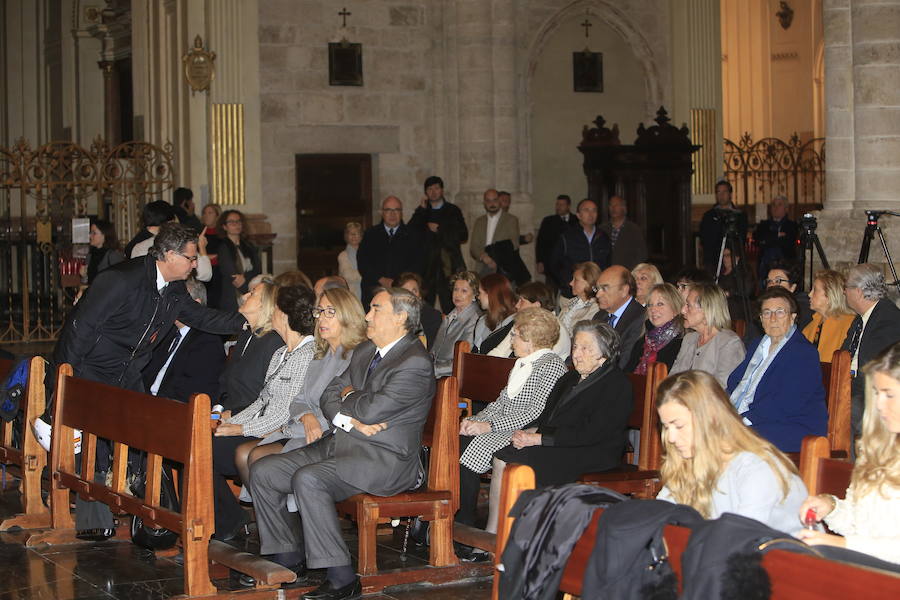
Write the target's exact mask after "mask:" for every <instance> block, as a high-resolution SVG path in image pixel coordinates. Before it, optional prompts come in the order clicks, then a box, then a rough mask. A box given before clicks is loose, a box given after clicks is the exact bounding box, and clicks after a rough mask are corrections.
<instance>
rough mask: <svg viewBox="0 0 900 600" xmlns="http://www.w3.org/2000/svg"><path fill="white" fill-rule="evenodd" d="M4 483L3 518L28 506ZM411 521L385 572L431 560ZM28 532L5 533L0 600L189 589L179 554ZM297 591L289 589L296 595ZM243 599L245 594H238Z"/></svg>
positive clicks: (477, 594)
mask: <svg viewBox="0 0 900 600" xmlns="http://www.w3.org/2000/svg"><path fill="white" fill-rule="evenodd" d="M2 484H3V485H2V489H0V516H8V515H12V514H15V513H16V512H18V511H19V510H20V502H19V494H18V491H17V489H16V482H15V481H10V480H9V479H8V478H7V477H5V473H4V481H3V482H2ZM402 531H403V527H398V528H397V529H395V531H394V534H393V535H391V534H388V535H384V536H379V547H378V567H379V570H388V569H401V568H411V567H416V566H422V565H425V564H427V550H425V549H423V548H410V549H409V551H408V552H407V554H406V555H405V556H404V555H402V554H401V549H402ZM25 536H26V534H25V533H23V532H11V533H0V600H14V599H15V600H18V599H26V598H28V599H40V600H44V599H47V600H50V599H54V600H75V599H76V598H77V599H82V598H84V599H93V598H103V599H109V598H121V599H123V600H126V599H127V600H161V599H162V598H168V597H171V596H177V595H179V594H182V593H183V585H184V579H183V570H182V567H181V566H180V565H178V564H177V563H176V562H175V561H174V560H173V559H172V558H164V557H159V556H156V555H154V553H152V552H149V551H146V550H144V549H142V548H138V547H137V546H134V545H133V544H131V543H128V542H116V541H106V542H94V543H88V544H84V545H78V546H52V547H47V548H43V549H40V548H38V549H33V548H26V547H25V546H24V545H23V540H24V538H25ZM345 537H346V539H347V542H348V546H349V547H350V548H351V551H352V552H355V549H356V534H355V530H354V529H353V528H352V526H351V525H349V524H348V526H347V529H346V530H345ZM240 546H241V547H242V548H245V549H247V550H248V551H251V552H253V551H255V550H256V549H258V540H257V539H256V536H255V534H254V533H252V532H251V535H250V536H249V537H247V538H246V539H245V540H242V541H241V542H240ZM220 575H222V578H221V579H214V583H215V584H216V586H217V587H219V589H220V591H225V590H229V589H238V586H237V585H236V582H235V581H233V580H232V579H230V578H229V577H228V576H227V574H226V573H224V572H222V573H220ZM490 590H491V580H490V579H488V578H483V577H482V578H478V579H472V580H468V581H463V582H457V583H454V584H448V585H443V586H405V587H399V586H398V587H395V588H386V589H385V590H384V591H383V592H381V593H379V594H372V595H368V596H366V598H367V599H371V600H392V599H396V600H418V599H422V600H454V599H466V600H482V599H485V600H486V599H487V598H489V597H490ZM291 596H293V594H288V595H287V597H291ZM237 598H239V596H237Z"/></svg>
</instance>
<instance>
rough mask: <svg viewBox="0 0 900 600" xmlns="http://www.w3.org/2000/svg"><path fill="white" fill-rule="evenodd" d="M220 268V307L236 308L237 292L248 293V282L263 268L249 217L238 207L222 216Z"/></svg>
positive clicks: (219, 228)
mask: <svg viewBox="0 0 900 600" xmlns="http://www.w3.org/2000/svg"><path fill="white" fill-rule="evenodd" d="M218 230H219V236H220V237H221V240H222V241H221V243H220V244H219V248H218V263H219V264H218V270H219V275H220V277H221V284H220V285H221V292H220V293H219V298H218V307H217V308H221V309H222V310H237V307H238V296H242V295H244V294H246V293H247V284H248V283H249V282H250V280H251V279H253V278H254V277H256V276H257V275H259V274H260V273H261V272H262V271H261V268H260V262H259V251H258V250H257V249H256V246H254V245H253V243H252V242H251V241H250V239H249V238H248V237H247V220H246V219H245V218H244V215H243V213H241V211H239V210H226V211H225V212H223V213H222V216H221V217H219V227H218Z"/></svg>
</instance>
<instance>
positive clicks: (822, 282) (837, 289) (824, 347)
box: [803, 270, 856, 362]
mask: <svg viewBox="0 0 900 600" xmlns="http://www.w3.org/2000/svg"><path fill="white" fill-rule="evenodd" d="M845 285H847V278H846V277H844V275H843V274H842V273H838V272H837V271H831V270H826V271H819V272H818V273H816V276H815V279H814V280H813V289H812V291H811V292H810V294H809V307H810V308H811V309H812V310H813V317H812V321H810V323H809V325H807V326H806V327H804V328H803V336H804V337H805V338H806V339H808V340H809V341H810V342H812V345H813V346H815V347H816V348H818V349H819V360H820V361H821V362H831V358H832V357H833V356H834V351H835V350H840V348H841V344H843V343H844V338H846V337H847V331H848V330H849V329H850V325H852V324H853V319H854V318H855V317H856V314H855V313H854V312H853V311H852V310H850V307H849V306H847V297H846V296H845V295H844V286H845Z"/></svg>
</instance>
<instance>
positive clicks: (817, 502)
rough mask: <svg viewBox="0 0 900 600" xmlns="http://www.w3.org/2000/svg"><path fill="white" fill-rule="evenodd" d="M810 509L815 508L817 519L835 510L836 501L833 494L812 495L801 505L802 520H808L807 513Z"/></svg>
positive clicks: (819, 519)
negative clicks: (832, 496) (832, 497)
mask: <svg viewBox="0 0 900 600" xmlns="http://www.w3.org/2000/svg"><path fill="white" fill-rule="evenodd" d="M809 509H813V511H814V512H815V513H816V521H821V520H822V519H824V518H825V517H827V516H828V515H829V514H831V511H833V510H834V501H833V500H832V499H831V496H829V495H827V494H821V495H819V496H810V497H809V498H807V499H806V500H804V501H803V504H801V505H800V522H801V523H805V522H806V513H807V512H809Z"/></svg>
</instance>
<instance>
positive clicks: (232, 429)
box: [215, 423, 244, 437]
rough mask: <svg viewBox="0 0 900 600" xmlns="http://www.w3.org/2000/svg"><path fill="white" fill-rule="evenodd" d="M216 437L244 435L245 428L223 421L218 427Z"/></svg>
mask: <svg viewBox="0 0 900 600" xmlns="http://www.w3.org/2000/svg"><path fill="white" fill-rule="evenodd" d="M215 435H216V437H231V436H235V435H244V428H243V426H241V425H237V424H234V423H222V424H221V425H219V426H218V427H216V434H215Z"/></svg>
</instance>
